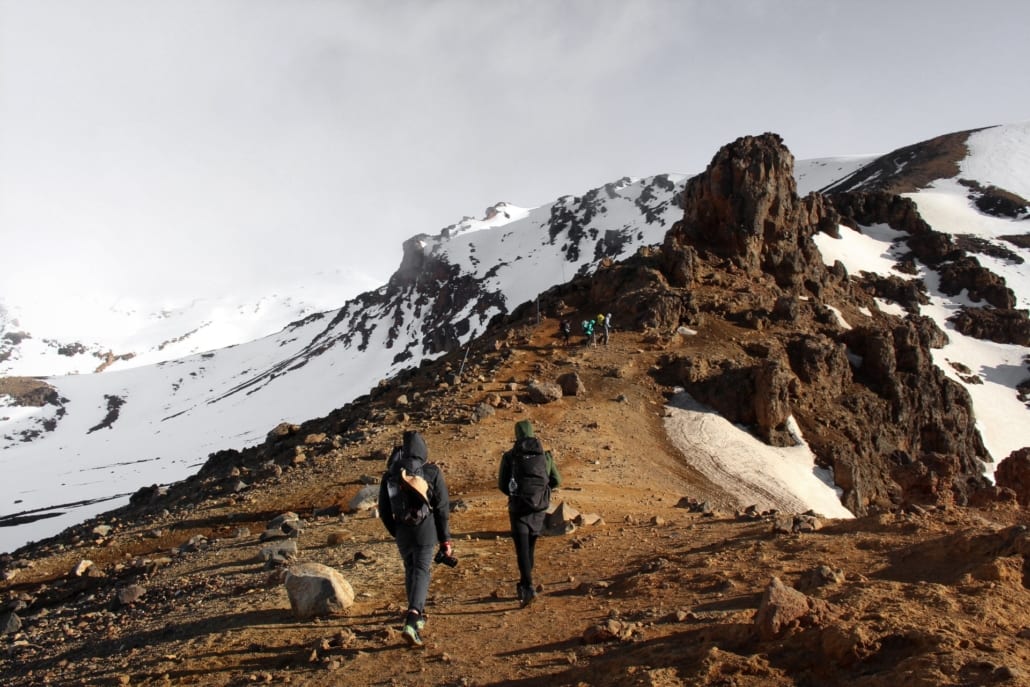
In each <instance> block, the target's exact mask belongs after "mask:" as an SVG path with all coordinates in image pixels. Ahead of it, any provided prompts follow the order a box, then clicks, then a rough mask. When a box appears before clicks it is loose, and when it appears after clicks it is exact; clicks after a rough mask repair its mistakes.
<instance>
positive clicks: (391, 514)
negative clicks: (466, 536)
mask: <svg viewBox="0 0 1030 687" xmlns="http://www.w3.org/2000/svg"><path fill="white" fill-rule="evenodd" d="M428 459H429V449H428V448H427V447H426V442H425V440H424V439H423V438H422V435H421V434H419V433H418V432H414V431H406V432H404V442H403V444H402V445H401V446H398V447H396V448H395V449H394V450H393V453H392V454H391V455H390V459H389V460H388V461H387V463H386V472H385V473H384V474H383V480H382V482H381V483H380V485H379V519H380V520H382V521H383V524H384V525H386V529H387V531H389V532H390V535H391V536H392V537H394V538H395V539H396V540H397V549H398V550H399V551H400V554H401V559H402V560H403V561H404V591H405V593H406V594H407V597H408V610H407V613H405V616H404V629H403V630H402V634H403V635H404V639H405V640H406V641H407V642H408V644H411V645H412V646H421V645H422V635H421V632H422V628H424V627H425V624H426V612H425V605H426V596H427V594H428V592H429V576H430V566H431V565H432V563H433V548H434V547H435V546H436V545H437V544H438V543H439V545H440V551H439V554H437V560H440V561H442V562H445V563H447V564H448V565H454V564H456V563H457V559H455V558H454V557H453V556H452V554H453V549H454V547H453V545H452V544H451V533H450V529H449V524H448V518H449V516H450V497H449V496H448V494H447V484H446V483H445V482H444V478H443V473H442V472H441V471H440V468H438V467H437V466H436V465H433V464H432V463H429V462H427V460H428ZM451 561H453V563H452V562H451Z"/></svg>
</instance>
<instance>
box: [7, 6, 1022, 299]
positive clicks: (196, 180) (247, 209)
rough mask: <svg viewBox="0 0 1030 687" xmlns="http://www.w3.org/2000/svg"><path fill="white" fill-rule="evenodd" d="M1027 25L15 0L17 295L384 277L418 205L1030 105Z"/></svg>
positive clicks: (994, 119)
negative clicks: (732, 145)
mask: <svg viewBox="0 0 1030 687" xmlns="http://www.w3.org/2000/svg"><path fill="white" fill-rule="evenodd" d="M1028 27H1030V3H1026V2H1022V1H1013V2H1000V1H993V2H992V1H990V0H987V1H983V2H979V3H969V2H967V1H963V2H954V1H951V0H926V1H918V2H903V1H898V0H894V1H886V0H868V1H866V2H862V3H858V2H852V1H835V0H811V1H808V0H780V1H777V2H773V1H772V0H768V1H764V2H763V1H759V0H752V1H750V2H744V1H742V2H717V1H714V0H713V1H711V2H707V1H701V0H698V1H695V2H689V1H672V0H653V1H648V0H636V1H629V0H612V1H606V0H591V1H586V0H583V1H579V2H572V1H568V2H563V1H560V0H555V1H545V0H538V1H534V2H530V1H522V2H515V1H504V0H495V1H492V2H483V1H481V0H467V1H444V2H429V1H427V0H418V1H413V2H386V1H382V2H378V1H372V0H369V1H367V2H343V1H341V2H330V1H328V0H291V1H289V2H286V1H272V0H233V1H229V0H195V1H192V2H190V1H185V0H176V1H171V0H169V1H158V0H152V1H144V0H125V1H113V0H91V1H90V2H76V1H67V2H56V1H52V0H22V1H14V0H0V237H2V242H0V297H7V298H9V299H11V300H16V299H17V298H18V296H19V294H23V293H24V292H25V291H26V290H29V291H40V290H43V291H52V292H58V291H64V292H69V291H74V292H96V293H98V294H105V295H107V294H110V295H114V294H125V293H126V292H129V291H134V292H138V294H139V295H141V296H143V297H144V298H146V299H148V300H149V299H153V298H154V297H156V296H158V295H164V296H168V297H170V298H172V297H176V298H181V297H195V296H203V295H208V296H214V295H221V294H224V293H226V292H230V291H233V290H234V289H247V290H253V289H255V288H261V287H268V288H273V287H277V286H281V285H283V284H286V283H288V282H290V281H292V280H293V279H295V278H299V277H300V276H302V275H304V274H306V273H311V272H318V271H325V270H335V269H340V270H343V271H344V272H345V273H347V274H353V275H363V276H364V278H365V279H364V281H362V284H363V285H366V286H367V285H368V284H371V283H379V282H382V281H385V279H386V278H387V277H388V276H389V274H390V273H391V272H392V271H393V270H394V269H395V268H396V266H397V265H398V264H399V262H400V258H401V242H402V241H403V240H404V239H406V238H408V237H409V236H412V235H414V234H416V233H419V232H426V233H435V232H437V231H439V230H440V229H441V228H443V227H444V226H446V225H448V224H451V223H453V222H456V221H458V220H459V219H461V217H462V216H464V215H473V216H481V215H482V212H483V210H484V209H485V208H486V207H487V206H488V205H490V204H492V203H494V202H497V201H501V200H505V201H508V202H511V203H514V204H516V205H521V206H535V205H540V204H543V203H546V202H550V201H552V200H554V199H555V198H556V197H558V196H560V195H565V194H571V193H580V192H583V191H585V190H587V189H589V188H592V187H594V186H597V185H600V184H602V183H605V182H607V181H611V180H614V179H617V178H619V177H621V176H647V175H651V174H658V173H662V172H678V173H693V172H698V171H701V170H702V169H703V168H704V167H705V165H706V164H707V162H708V161H709V160H710V159H711V157H712V155H713V154H714V153H715V151H716V150H717V149H718V148H719V147H720V146H721V145H723V144H724V143H726V142H728V141H731V140H733V139H734V138H736V137H738V136H741V135H745V134H755V133H761V132H764V131H775V132H777V133H779V134H781V135H782V136H783V137H784V140H785V142H786V143H787V145H788V146H789V147H790V148H791V150H792V151H793V152H794V154H795V156H796V157H798V158H802V159H804V158H813V157H826V156H837V155H850V154H866V153H882V152H887V151H889V150H891V149H893V148H896V147H898V146H902V145H907V144H910V143H914V142H917V141H919V140H923V139H926V138H930V137H932V136H935V135H938V134H942V133H947V132H950V131H957V130H961V129H967V128H974V127H979V126H985V125H990V124H1000V123H1009V122H1016V121H1023V120H1026V119H1030V89H1027V87H1026V69H1027V65H1030V41H1028V40H1027V39H1026V36H1025V32H1026V30H1027V28H1028ZM257 285H260V286H257ZM345 295H346V296H349V295H352V294H351V293H346V294H345Z"/></svg>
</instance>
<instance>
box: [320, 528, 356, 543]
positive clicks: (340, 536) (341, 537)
mask: <svg viewBox="0 0 1030 687" xmlns="http://www.w3.org/2000/svg"><path fill="white" fill-rule="evenodd" d="M348 541H350V533H349V532H344V531H343V530H337V531H335V532H330V533H329V536H328V537H326V543H327V544H329V546H339V545H340V544H343V543H345V542H348Z"/></svg>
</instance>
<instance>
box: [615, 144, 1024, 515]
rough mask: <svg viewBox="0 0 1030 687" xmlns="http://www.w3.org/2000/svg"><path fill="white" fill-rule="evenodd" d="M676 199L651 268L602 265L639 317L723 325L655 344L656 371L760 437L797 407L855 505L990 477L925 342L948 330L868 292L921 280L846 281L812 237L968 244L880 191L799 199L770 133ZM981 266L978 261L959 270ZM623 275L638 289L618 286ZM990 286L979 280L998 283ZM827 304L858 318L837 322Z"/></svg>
mask: <svg viewBox="0 0 1030 687" xmlns="http://www.w3.org/2000/svg"><path fill="white" fill-rule="evenodd" d="M683 203H684V216H683V219H682V220H681V221H680V222H678V223H677V224H676V225H675V226H674V227H673V228H672V230H671V231H670V232H669V233H668V234H667V235H666V240H665V243H664V245H663V246H662V251H661V253H660V255H658V256H655V258H654V259H653V260H651V261H650V264H657V265H658V269H659V271H660V272H661V276H659V275H654V274H653V273H651V272H649V271H647V269H646V268H645V267H644V266H641V265H631V264H630V263H626V264H625V266H621V267H620V268H618V269H619V270H623V271H624V272H630V271H632V275H633V276H630V275H629V274H623V275H621V276H619V275H616V274H607V275H606V276H605V282H606V283H608V284H612V285H615V286H613V288H614V289H616V290H615V291H613V292H612V294H611V295H612V296H613V297H615V298H616V299H617V303H618V307H619V308H620V309H621V310H624V311H628V313H632V315H633V317H634V318H635V320H636V322H637V323H644V322H646V323H648V324H653V325H654V326H657V327H659V328H662V329H665V328H670V329H674V328H675V327H677V326H679V325H687V326H699V325H703V326H704V327H705V328H706V329H707V330H708V331H710V332H712V334H711V335H710V338H712V337H718V338H721V339H722V345H721V346H720V347H719V350H718V352H717V353H716V352H714V351H709V350H706V349H704V348H699V349H695V350H690V351H689V352H688V353H686V354H682V355H681V354H676V355H670V356H667V357H666V359H665V360H664V362H663V365H662V369H661V371H660V372H659V376H660V377H661V378H662V381H666V382H667V383H670V384H675V385H682V386H683V387H685V388H686V390H687V391H688V392H689V393H690V394H691V395H692V396H693V397H694V398H696V399H697V400H698V401H700V402H702V403H705V404H706V405H709V406H712V407H713V408H715V409H716V410H718V411H719V412H720V413H721V414H722V415H724V416H725V417H726V418H727V419H729V420H730V421H732V422H736V423H741V424H745V425H748V426H750V427H752V428H753V430H754V432H755V433H756V434H757V435H758V436H760V437H761V438H763V439H764V440H765V441H767V442H769V443H771V444H775V445H788V444H790V443H792V442H793V441H794V440H793V438H792V437H791V436H790V434H789V432H788V431H787V427H786V426H785V422H786V420H787V418H788V417H789V416H790V415H793V416H794V418H795V419H796V420H797V422H798V424H799V425H800V426H801V429H802V432H803V434H804V437H805V439H806V441H807V442H808V443H809V445H810V446H811V448H812V450H813V451H814V453H815V454H816V456H817V461H818V462H819V463H820V464H822V465H824V466H827V467H832V468H833V470H834V477H835V480H836V482H837V485H838V486H840V487H841V488H843V490H844V492H845V493H844V504H845V505H846V506H847V507H848V508H849V509H850V510H852V511H853V512H855V513H856V514H864V513H868V512H875V511H878V510H882V509H888V508H892V507H895V506H897V505H899V504H905V503H939V502H958V503H966V502H967V500H968V498H969V496H970V495H971V494H972V493H974V492H976V491H977V490H979V489H982V488H983V487H984V486H985V485H986V480H985V479H984V478H983V477H982V472H983V469H982V468H983V466H982V463H981V461H987V460H990V457H989V456H988V454H987V451H986V449H985V448H984V445H983V442H982V440H981V438H980V436H979V434H978V433H977V431H976V428H975V424H974V418H973V413H972V404H971V401H970V399H969V397H968V394H966V392H965V390H964V389H963V388H962V387H961V386H960V385H958V384H957V383H955V382H954V381H952V380H950V379H948V378H947V377H946V376H945V375H944V374H943V373H942V372H941V371H940V370H939V369H938V368H937V367H935V366H934V364H933V361H932V357H931V355H930V349H931V348H932V347H940V346H941V345H943V344H944V343H945V342H946V341H947V337H946V335H945V334H944V332H942V331H941V330H940V329H938V328H937V326H936V325H935V324H934V323H933V322H932V321H931V320H928V319H927V318H924V317H918V316H909V317H907V318H905V319H904V320H902V319H899V318H896V317H893V316H888V315H885V314H882V313H880V312H879V311H878V308H876V307H875V305H874V304H873V303H872V296H873V295H879V294H880V293H882V292H883V291H887V290H889V291H890V292H891V293H893V294H895V295H896V296H897V298H896V299H897V300H899V301H900V302H903V303H906V304H907V305H910V306H911V309H912V310H915V309H916V306H917V304H918V303H920V302H924V301H925V298H926V296H925V294H924V293H923V292H922V290H921V289H920V288H919V287H918V286H915V283H914V282H913V283H906V282H903V280H900V279H899V280H897V281H890V282H887V283H878V282H872V281H871V280H864V281H862V280H855V281H851V280H849V278H848V275H847V274H846V272H845V271H844V270H843V268H840V267H839V266H835V267H833V268H828V267H826V266H825V265H824V264H823V261H822V257H821V255H820V254H819V252H818V249H817V248H816V247H815V244H814V242H813V241H812V239H811V237H812V236H813V234H814V232H816V231H819V230H826V229H827V228H829V227H832V228H833V229H834V230H835V228H836V226H837V225H838V223H852V224H855V225H858V224H875V223H887V224H890V225H891V226H893V227H895V228H897V229H902V230H904V231H907V232H909V234H910V235H911V238H910V239H909V245H910V247H912V246H914V247H913V253H915V254H917V255H918V257H919V259H921V260H923V261H924V262H928V263H930V262H932V263H933V264H937V265H939V264H942V263H945V262H946V261H955V260H959V259H962V258H963V257H964V255H963V253H962V251H961V250H959V249H957V248H956V247H955V246H954V244H953V243H952V241H951V239H950V237H949V236H947V235H944V234H939V233H938V232H934V231H933V230H932V229H931V228H930V227H929V226H928V225H927V224H926V223H925V222H924V221H923V220H922V219H921V218H920V217H919V215H918V213H917V212H916V208H915V205H914V204H913V203H912V202H911V201H908V200H907V199H904V198H900V197H898V196H895V195H892V194H887V193H855V194H839V195H837V196H834V197H833V199H832V202H830V201H829V200H828V199H827V198H824V197H822V196H818V195H813V196H809V197H807V198H805V199H803V200H802V199H799V198H797V196H796V193H795V186H794V180H793V158H792V156H791V155H790V153H789V152H788V151H787V150H786V149H785V148H784V147H783V143H782V141H781V140H780V139H779V137H778V136H775V135H773V134H766V135H764V136H761V137H746V138H742V139H738V140H737V141H735V142H734V143H732V144H730V145H729V146H727V147H725V148H724V149H723V150H721V151H719V153H718V154H717V155H716V156H715V158H714V159H713V160H712V163H711V165H710V166H709V168H708V170H707V171H706V172H705V173H704V174H702V175H699V176H698V177H695V178H693V179H691V180H690V181H689V182H688V184H687V187H686V189H685V191H684V195H683ZM643 262H645V264H646V263H647V261H646V260H643ZM973 262H975V260H974V261H973ZM617 271H618V270H612V272H617ZM644 275H646V278H643V279H642V278H641V277H644ZM662 276H664V279H663V278H661V277H662ZM982 276H983V275H982V273H979V272H975V270H974V274H973V276H972V277H971V280H972V281H975V280H977V279H979V278H980V277H982ZM634 280H636V285H637V288H636V289H632V288H625V289H623V288H621V287H619V286H618V285H620V284H628V283H630V282H631V281H634ZM964 283H971V282H970V280H969V279H967V280H966V281H965V282H964ZM992 285H993V286H997V284H996V283H992V284H988V285H985V286H984V287H983V288H981V292H982V293H986V292H988V291H990V292H991V293H992V294H995V295H997V294H998V293H1000V292H999V291H997V290H992V289H991V288H990V286H992ZM1002 286H1003V284H1002ZM644 293H646V294H647V298H644V297H643V296H642V294H644ZM831 303H832V304H833V305H834V306H835V308H839V309H844V308H846V309H847V317H846V319H848V321H850V322H851V323H852V324H855V325H856V326H854V327H853V328H850V329H849V328H846V327H845V326H843V325H842V323H841V322H840V321H839V319H838V316H837V315H836V313H835V310H834V309H831V308H830V307H828V306H829V304H831ZM863 312H873V313H874V314H873V315H872V316H869V315H863V314H860V313H863Z"/></svg>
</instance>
